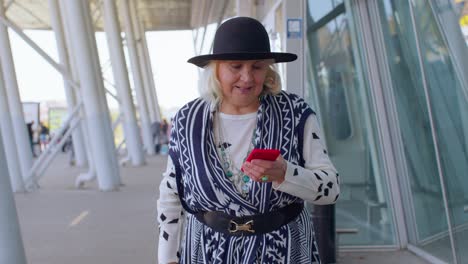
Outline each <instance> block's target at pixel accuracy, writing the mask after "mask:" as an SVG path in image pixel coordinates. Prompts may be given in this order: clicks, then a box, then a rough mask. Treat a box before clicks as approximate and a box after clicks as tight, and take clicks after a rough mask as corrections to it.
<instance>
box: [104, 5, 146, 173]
mask: <svg viewBox="0 0 468 264" xmlns="http://www.w3.org/2000/svg"><path fill="white" fill-rule="evenodd" d="M104 29H105V31H106V36H107V44H108V46H109V54H110V60H111V64H112V72H113V75H114V80H115V85H116V88H117V93H118V95H119V98H120V107H121V112H122V113H123V117H124V120H123V128H124V134H125V143H126V145H127V151H128V154H129V156H130V159H131V161H132V164H133V165H134V166H139V165H142V164H144V163H145V160H144V156H143V151H142V143H141V140H140V133H139V129H138V123H137V119H136V116H135V107H134V105H133V98H132V94H131V92H130V81H129V78H128V71H127V66H126V63H125V56H124V51H123V48H122V38H121V36H120V27H119V24H118V16H117V8H116V4H115V2H114V1H113V0H104Z"/></svg>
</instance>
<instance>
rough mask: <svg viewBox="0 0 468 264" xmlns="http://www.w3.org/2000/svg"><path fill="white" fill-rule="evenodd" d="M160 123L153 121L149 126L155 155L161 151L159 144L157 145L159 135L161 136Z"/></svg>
mask: <svg viewBox="0 0 468 264" xmlns="http://www.w3.org/2000/svg"><path fill="white" fill-rule="evenodd" d="M160 131H161V123H160V122H158V121H154V122H153V123H152V124H151V135H152V136H153V144H154V152H155V153H156V154H158V153H159V150H160V149H161V144H159V140H160V134H161V132H160Z"/></svg>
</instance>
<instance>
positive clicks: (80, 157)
mask: <svg viewBox="0 0 468 264" xmlns="http://www.w3.org/2000/svg"><path fill="white" fill-rule="evenodd" d="M49 9H50V19H51V24H52V28H53V30H54V32H55V41H56V43H57V51H58V55H59V60H60V64H61V65H62V67H63V69H64V70H65V71H67V72H69V73H70V62H69V60H68V54H67V49H66V45H65V36H64V31H63V26H62V23H61V21H62V19H61V14H60V9H59V5H58V0H49ZM69 76H72V75H71V74H70V75H69ZM63 85H64V88H65V96H66V98H67V106H68V113H69V114H71V111H72V110H73V109H74V108H75V106H76V94H75V91H74V90H73V87H72V86H71V85H70V84H69V83H68V82H67V81H66V79H65V78H64V79H63ZM78 126H79V127H77V128H76V129H75V130H74V131H73V134H72V144H73V150H74V152H75V161H76V165H77V166H79V167H84V166H86V165H87V159H86V149H85V145H84V139H83V133H82V129H81V127H80V126H82V125H81V124H80V125H78Z"/></svg>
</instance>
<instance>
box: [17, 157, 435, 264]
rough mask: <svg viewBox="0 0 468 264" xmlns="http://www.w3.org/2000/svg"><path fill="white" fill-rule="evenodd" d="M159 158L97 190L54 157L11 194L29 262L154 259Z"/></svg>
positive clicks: (398, 256) (381, 259)
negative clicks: (36, 183) (118, 183)
mask: <svg viewBox="0 0 468 264" xmlns="http://www.w3.org/2000/svg"><path fill="white" fill-rule="evenodd" d="M165 162H166V157H165V156H156V157H149V158H148V159H147V165H146V166H143V167H139V168H132V167H123V168H122V169H121V173H122V180H123V182H124V184H125V185H124V186H122V187H121V189H120V190H119V191H115V192H101V191H98V190H97V186H96V183H95V182H94V183H91V184H89V185H88V186H86V188H84V189H81V190H77V189H75V188H74V180H75V177H76V176H77V175H78V173H80V172H84V170H82V169H77V168H74V167H70V166H69V165H68V162H67V157H66V156H65V155H60V156H59V157H58V158H56V160H55V161H54V163H53V165H52V166H51V168H50V169H49V170H48V171H47V172H46V175H45V176H44V177H43V178H42V179H41V181H40V185H41V188H40V189H39V190H38V191H35V192H32V193H27V194H15V198H16V205H17V209H18V215H19V219H20V225H21V231H22V235H23V242H24V245H25V249H26V255H27V259H28V263H29V264H65V263H66V264H82V263H87V264H94V263H95V264H98V263H99V264H129V263H138V264H139V263H145V264H146V263H157V261H156V256H157V252H156V251H157V250H156V248H157V247H156V243H157V239H156V238H157V233H158V230H157V225H156V220H155V215H156V199H157V197H158V184H159V181H160V179H161V173H162V171H163V169H165ZM338 263H343V264H354V263H360V264H370V263H372V264H374V263H379V264H390V263H392V264H393V263H408V264H409V263H414V264H423V263H428V262H425V261H424V260H422V259H420V258H419V257H417V256H415V255H414V254H412V253H410V252H408V251H396V252H353V253H350V252H341V253H339V256H338Z"/></svg>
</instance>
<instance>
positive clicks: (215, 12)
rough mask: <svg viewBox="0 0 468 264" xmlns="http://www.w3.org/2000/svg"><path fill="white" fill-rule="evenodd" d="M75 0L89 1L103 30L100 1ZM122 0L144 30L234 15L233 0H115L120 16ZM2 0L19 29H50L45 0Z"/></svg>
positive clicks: (175, 27) (184, 26) (199, 23)
mask: <svg viewBox="0 0 468 264" xmlns="http://www.w3.org/2000/svg"><path fill="white" fill-rule="evenodd" d="M58 1H59V2H60V0H58ZM76 1H89V3H90V9H91V15H92V17H93V20H94V25H95V27H96V30H102V29H103V21H102V13H103V12H102V5H103V3H102V0H76ZM122 1H132V2H133V3H134V4H135V5H136V10H137V14H138V19H139V20H140V21H142V23H143V26H144V29H145V30H146V31H158V30H189V29H194V28H198V27H201V26H204V25H206V24H210V23H214V22H218V21H219V20H222V19H223V18H227V17H232V16H234V14H235V4H236V1H235V0H115V2H116V3H117V6H118V10H119V15H120V16H122V12H121V6H122V3H121V2H122ZM4 3H5V7H6V10H7V12H6V14H7V17H8V18H9V19H10V20H11V21H13V22H14V23H15V24H17V25H18V26H19V27H20V28H22V29H42V30H48V29H51V26H50V15H49V8H48V0H4ZM120 21H123V20H122V19H120Z"/></svg>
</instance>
